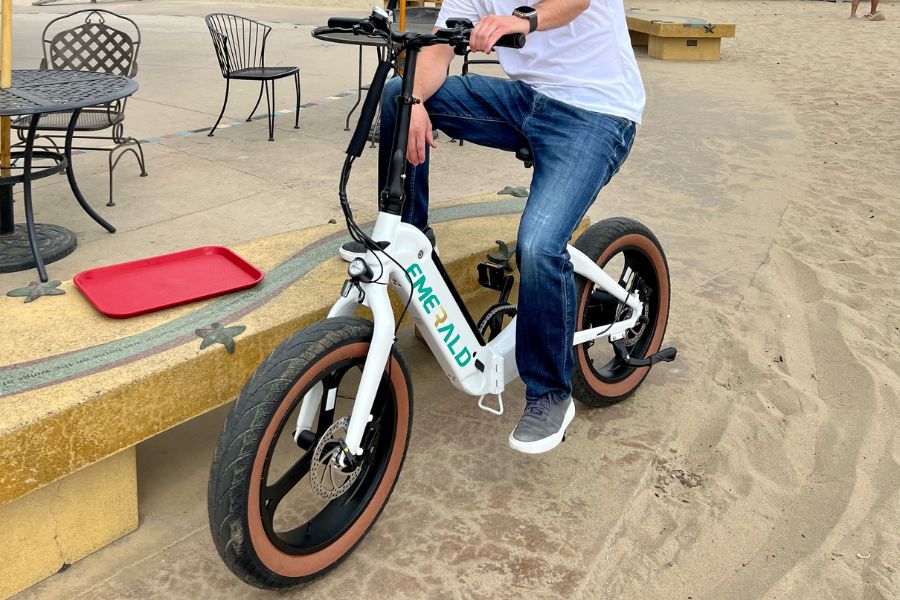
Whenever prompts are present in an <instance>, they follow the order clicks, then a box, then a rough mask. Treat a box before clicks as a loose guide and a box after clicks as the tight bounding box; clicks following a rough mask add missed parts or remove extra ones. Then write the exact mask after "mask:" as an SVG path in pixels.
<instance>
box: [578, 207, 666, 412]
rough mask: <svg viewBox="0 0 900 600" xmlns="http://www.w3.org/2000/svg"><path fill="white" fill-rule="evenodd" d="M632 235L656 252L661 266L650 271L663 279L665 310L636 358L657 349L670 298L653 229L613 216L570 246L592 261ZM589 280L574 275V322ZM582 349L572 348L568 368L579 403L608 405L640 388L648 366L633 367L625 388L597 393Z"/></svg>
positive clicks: (663, 264) (592, 375) (661, 255)
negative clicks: (650, 339) (651, 338)
mask: <svg viewBox="0 0 900 600" xmlns="http://www.w3.org/2000/svg"><path fill="white" fill-rule="evenodd" d="M633 235H636V236H639V237H641V238H644V239H646V240H647V241H648V242H650V243H651V244H652V247H654V248H655V249H656V250H657V251H658V252H659V258H660V259H661V264H662V269H659V268H656V269H654V270H655V271H656V277H657V279H658V280H660V281H662V280H664V281H665V298H664V301H665V310H664V314H662V315H661V318H659V317H660V316H659V315H658V318H657V322H656V323H655V329H654V333H653V335H654V338H658V341H657V342H656V343H652V344H651V345H650V347H648V348H647V350H646V351H645V352H643V353H641V355H640V356H636V358H644V356H646V355H649V354H653V353H655V352H658V351H659V348H660V346H661V345H662V340H663V337H664V336H665V331H666V325H667V323H668V312H669V302H670V297H671V293H670V289H671V288H670V285H669V283H670V281H669V266H668V262H667V261H666V255H665V253H664V252H663V249H662V245H661V244H660V243H659V240H658V239H657V238H656V236H655V235H654V234H653V232H652V231H650V229H648V228H647V227H646V226H645V225H643V224H642V223H640V222H638V221H635V220H634V219H629V218H627V217H614V218H610V219H604V220H603V221H600V222H598V223H595V224H594V225H592V226H591V227H589V228H588V229H587V231H585V232H584V233H582V234H581V235H580V236H579V237H578V239H577V240H576V241H575V243H574V244H573V245H574V246H575V247H576V248H577V249H579V250H580V251H581V252H583V253H584V254H585V255H586V256H587V257H588V258H590V259H591V260H592V261H593V262H595V263H596V262H597V261H599V260H600V258H601V257H602V256H603V254H604V252H606V251H607V249H608V248H610V247H611V246H613V245H614V244H616V243H617V242H619V241H620V240H622V239H623V238H625V237H628V236H633ZM631 239H634V238H631ZM660 270H662V271H663V272H660ZM589 283H590V282H589V281H588V280H587V279H585V278H584V277H581V276H579V275H577V274H576V276H575V290H576V295H575V297H576V298H577V299H578V301H577V302H578V303H577V307H576V311H577V312H576V321H580V319H581V315H582V312H583V310H584V307H583V300H584V298H585V294H584V292H585V286H586V285H588V284H589ZM656 328H659V335H658V336H657V335H656V331H657V329H656ZM584 352H585V349H584V347H583V345H579V346H576V347H575V361H574V367H573V369H572V395H573V396H574V397H575V398H577V399H578V400H579V401H580V402H581V403H583V404H585V405H586V406H589V407H592V408H597V407H602V406H610V405H613V404H616V403H618V402H621V401H623V400H625V399H626V398H628V397H629V396H631V394H633V393H634V392H635V390H637V388H638V387H640V385H641V383H643V381H644V378H646V377H647V374H648V373H649V372H650V367H639V368H636V369H635V371H636V372H638V375H637V376H636V377H634V383H633V385H630V387H629V388H628V389H627V390H625V391H623V392H621V393H612V394H604V393H600V392H598V391H597V389H595V387H592V386H591V383H590V381H589V378H591V379H593V380H595V383H596V380H597V377H596V376H595V375H594V374H593V373H592V372H588V373H587V374H586V373H585V372H584V371H585V369H584V368H583V366H582V363H581V361H580V360H579V353H584ZM629 377H631V376H629Z"/></svg>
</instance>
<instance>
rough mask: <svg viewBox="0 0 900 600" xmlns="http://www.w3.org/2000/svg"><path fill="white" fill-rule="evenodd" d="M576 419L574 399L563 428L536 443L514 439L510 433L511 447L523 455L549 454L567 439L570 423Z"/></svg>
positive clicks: (567, 411) (567, 410) (564, 419)
mask: <svg viewBox="0 0 900 600" xmlns="http://www.w3.org/2000/svg"><path fill="white" fill-rule="evenodd" d="M574 418H575V400H574V399H573V400H570V403H569V408H567V409H566V416H565V417H563V422H562V427H560V428H559V431H557V432H556V433H554V434H552V435H549V436H547V437H545V438H544V439H542V440H536V441H534V442H520V441H519V440H517V439H516V438H514V437H513V434H512V433H510V434H509V447H510V448H512V449H513V450H516V451H517V452H522V453H523V454H542V453H544V452H549V451H550V450H553V449H554V448H556V447H557V446H559V444H560V442H562V441H563V438H564V437H566V429H568V428H569V423H571V422H572V419H574Z"/></svg>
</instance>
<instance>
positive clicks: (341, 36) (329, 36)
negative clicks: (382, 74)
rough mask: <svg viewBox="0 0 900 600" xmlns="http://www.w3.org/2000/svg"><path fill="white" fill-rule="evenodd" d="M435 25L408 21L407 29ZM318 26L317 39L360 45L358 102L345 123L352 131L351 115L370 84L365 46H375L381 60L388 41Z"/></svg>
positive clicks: (427, 30) (422, 29)
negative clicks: (364, 73) (365, 78)
mask: <svg viewBox="0 0 900 600" xmlns="http://www.w3.org/2000/svg"><path fill="white" fill-rule="evenodd" d="M433 27H434V23H433V22H432V23H418V22H412V21H410V22H408V23H407V28H406V30H407V31H411V32H414V33H431V30H432V28H433ZM319 29H323V28H318V29H314V30H313V32H312V36H313V37H314V38H316V39H317V40H322V41H323V42H333V43H336V44H350V45H354V46H359V68H358V71H357V84H356V103H355V104H354V105H353V106H352V107H351V108H350V112H348V113H347V120H346V122H345V123H344V131H350V117H351V116H353V112H354V111H355V110H356V107H357V106H359V103H360V102H362V93H363V90H365V89H368V86H364V85H363V82H362V70H363V48H364V47H366V46H368V47H373V48H375V49H376V51H377V52H378V60H379V61H380V60H381V56H382V54H381V53H382V51H383V50H382V49H383V48H386V47H387V42H386V41H385V40H384V39H383V38H380V37H375V36H367V35H356V34H353V33H326V32H321V33H320V32H319ZM394 29H395V30H398V26H397V24H396V23H395V24H394Z"/></svg>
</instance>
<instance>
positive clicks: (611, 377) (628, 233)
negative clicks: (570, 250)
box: [572, 217, 670, 407]
mask: <svg viewBox="0 0 900 600" xmlns="http://www.w3.org/2000/svg"><path fill="white" fill-rule="evenodd" d="M574 245H575V247H576V248H578V249H579V250H581V251H582V252H583V253H584V254H585V255H587V256H588V257H589V258H590V259H591V260H593V261H594V262H596V263H597V265H599V266H600V267H601V268H602V269H603V270H605V271H606V272H607V273H608V274H609V275H610V276H611V277H612V278H613V279H615V280H616V281H618V282H619V285H621V286H622V287H624V288H625V289H627V290H628V291H629V292H630V293H637V295H638V297H639V298H640V300H641V302H643V304H644V311H643V315H642V318H641V321H640V322H638V324H637V325H636V326H635V327H634V328H632V329H630V330H629V331H628V332H626V335H625V338H624V340H623V343H624V344H625V347H626V348H627V349H628V353H629V355H630V356H632V357H634V358H645V357H648V356H650V355H652V354H654V353H656V352H658V351H659V349H660V346H661V345H662V342H663V336H664V335H665V333H666V324H667V323H668V318H669V296H670V292H669V266H668V263H667V262H666V256H665V254H664V253H663V249H662V246H661V245H660V243H659V240H657V239H656V236H655V235H653V233H652V232H651V231H650V230H649V229H647V227H645V226H644V225H642V224H641V223H639V222H637V221H635V220H633V219H627V218H624V217H618V218H614V219H605V220H603V221H600V222H599V223H596V224H594V225H592V226H591V227H590V228H588V230H587V231H585V232H584V233H583V234H582V235H581V236H579V238H578V240H576V241H575V244H574ZM575 289H576V296H575V297H576V298H577V299H578V300H577V301H578V304H577V309H576V331H581V330H583V329H588V328H592V327H602V326H605V325H611V324H612V323H614V322H616V321H622V320H625V319H627V318H629V317H630V316H631V314H630V311H631V309H630V308H628V307H627V306H625V305H624V304H622V303H620V302H619V301H618V300H616V299H615V298H614V297H613V296H612V295H610V294H608V293H607V292H605V291H604V290H602V289H600V288H598V287H597V286H596V285H594V283H593V282H591V281H589V280H587V279H585V278H584V277H581V276H576V280H575ZM649 372H650V367H632V366H629V365H627V364H625V363H624V362H623V361H622V360H621V359H620V358H619V357H618V356H616V354H615V352H614V350H613V346H612V344H611V343H610V341H609V338H598V339H597V340H594V341H591V342H585V343H584V344H580V345H578V346H576V347H575V365H574V369H573V373H572V394H573V395H574V396H575V397H576V398H578V399H579V400H580V401H581V402H583V403H584V404H586V405H588V406H592V407H596V406H608V405H610V404H614V403H616V402H620V401H622V400H624V399H625V398H627V397H628V396H630V395H631V394H632V393H634V391H635V390H636V389H637V388H638V386H640V385H641V383H642V382H643V381H644V378H645V377H647V374H648V373H649Z"/></svg>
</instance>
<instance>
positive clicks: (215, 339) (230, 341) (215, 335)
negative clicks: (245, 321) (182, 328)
mask: <svg viewBox="0 0 900 600" xmlns="http://www.w3.org/2000/svg"><path fill="white" fill-rule="evenodd" d="M245 329H247V328H246V327H245V326H243V325H235V326H233V327H222V324H221V323H213V324H212V325H210V326H209V327H201V328H200V329H197V330H195V331H194V333H196V334H197V335H198V336H200V337H201V338H203V341H202V342H200V349H201V350H203V349H204V348H206V347H207V346H212V345H213V344H222V345H223V346H225V349H226V350H228V354H232V353H233V352H234V338H235V336H238V335H240V334H242V333H244V330H245Z"/></svg>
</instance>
